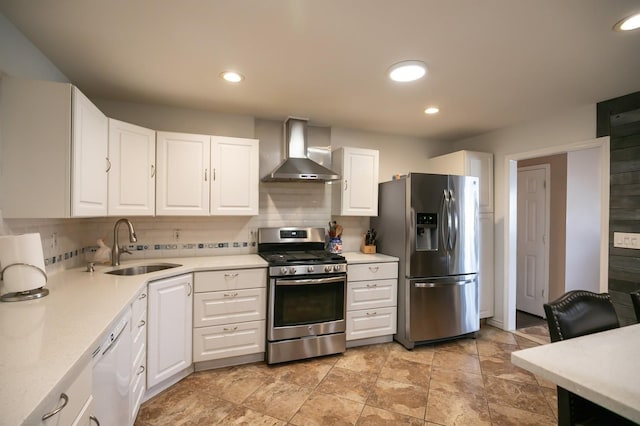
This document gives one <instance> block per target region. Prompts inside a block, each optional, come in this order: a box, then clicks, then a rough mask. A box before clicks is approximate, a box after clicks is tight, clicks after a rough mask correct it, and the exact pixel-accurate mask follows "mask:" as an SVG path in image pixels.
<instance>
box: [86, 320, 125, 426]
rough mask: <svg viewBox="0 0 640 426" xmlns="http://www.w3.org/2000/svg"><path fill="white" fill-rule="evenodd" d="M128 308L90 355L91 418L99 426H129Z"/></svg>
mask: <svg viewBox="0 0 640 426" xmlns="http://www.w3.org/2000/svg"><path fill="white" fill-rule="evenodd" d="M130 324H131V308H128V309H127V311H126V312H125V313H124V314H123V315H122V317H121V318H120V320H119V321H118V322H117V323H116V325H115V326H114V327H113V329H112V330H111V331H110V332H109V333H108V334H107V336H106V337H105V339H104V340H103V341H102V342H101V343H100V346H98V347H97V348H96V349H95V350H94V352H93V398H94V405H93V417H94V418H95V419H96V420H97V421H98V422H99V423H98V424H99V425H102V426H110V425H127V424H129V382H130V381H131V326H130Z"/></svg>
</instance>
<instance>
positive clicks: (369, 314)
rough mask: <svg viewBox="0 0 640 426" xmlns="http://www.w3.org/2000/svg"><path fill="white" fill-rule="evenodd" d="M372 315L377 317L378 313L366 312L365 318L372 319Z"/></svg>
mask: <svg viewBox="0 0 640 426" xmlns="http://www.w3.org/2000/svg"><path fill="white" fill-rule="evenodd" d="M374 315H378V313H377V312H376V311H373V312H367V316H368V317H372V316H374Z"/></svg>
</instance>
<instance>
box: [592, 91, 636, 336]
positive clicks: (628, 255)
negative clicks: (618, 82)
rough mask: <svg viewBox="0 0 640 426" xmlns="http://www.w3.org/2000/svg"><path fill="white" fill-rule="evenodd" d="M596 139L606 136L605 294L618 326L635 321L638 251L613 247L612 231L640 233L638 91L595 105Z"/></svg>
mask: <svg viewBox="0 0 640 426" xmlns="http://www.w3.org/2000/svg"><path fill="white" fill-rule="evenodd" d="M597 121H598V136H605V135H609V136H610V138H611V153H610V159H611V164H610V169H611V170H610V173H611V176H610V180H609V185H610V194H609V195H610V201H609V294H610V295H611V299H612V300H613V303H614V306H615V307H616V312H617V313H618V317H619V318H620V323H621V324H622V325H626V324H631V323H635V322H636V317H635V313H634V311H633V308H632V305H631V299H630V298H629V293H630V292H632V291H636V290H640V250H633V249H623V248H617V247H613V241H614V238H613V234H614V232H635V233H640V92H638V93H634V94H631V95H627V96H623V97H621V98H616V99H611V100H609V101H605V102H601V103H599V104H598V120H597Z"/></svg>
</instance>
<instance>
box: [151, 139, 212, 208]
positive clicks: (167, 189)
mask: <svg viewBox="0 0 640 426" xmlns="http://www.w3.org/2000/svg"><path fill="white" fill-rule="evenodd" d="M210 149H211V137H210V136H207V135H193V134H186V133H170V132H158V133H157V156H158V161H157V163H156V166H157V174H156V190H157V191H156V215H158V216H160V215H176V216H208V215H209V183H210V180H211V177H210V174H211V173H210V170H209V159H210Z"/></svg>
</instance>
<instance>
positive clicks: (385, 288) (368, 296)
mask: <svg viewBox="0 0 640 426" xmlns="http://www.w3.org/2000/svg"><path fill="white" fill-rule="evenodd" d="M397 300H398V280H397V279H391V280H377V281H355V282H349V284H347V311H354V310H359V309H371V308H384V307H394V306H396V304H397Z"/></svg>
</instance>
